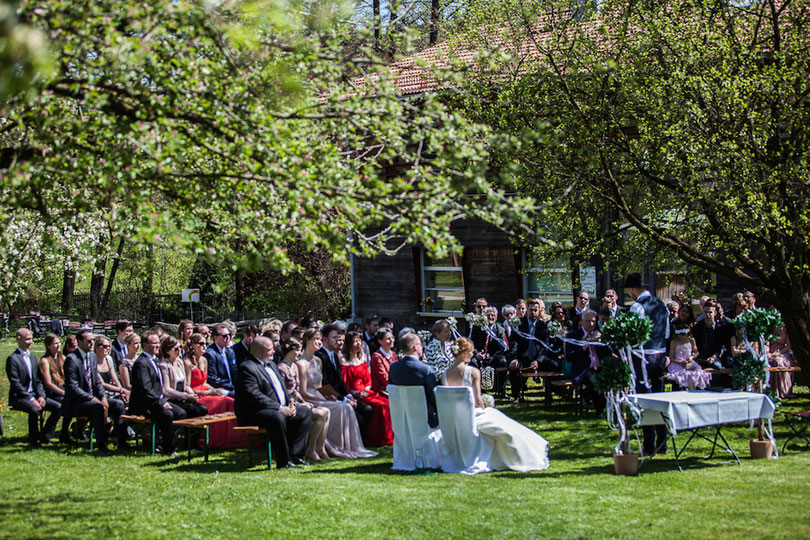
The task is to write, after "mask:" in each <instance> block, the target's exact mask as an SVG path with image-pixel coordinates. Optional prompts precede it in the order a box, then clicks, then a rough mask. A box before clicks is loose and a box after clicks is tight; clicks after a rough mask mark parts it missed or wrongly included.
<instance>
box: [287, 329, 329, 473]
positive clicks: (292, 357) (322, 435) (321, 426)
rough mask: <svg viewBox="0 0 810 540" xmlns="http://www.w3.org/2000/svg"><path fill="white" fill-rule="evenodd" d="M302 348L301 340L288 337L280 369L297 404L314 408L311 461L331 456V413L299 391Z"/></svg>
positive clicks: (309, 448)
mask: <svg viewBox="0 0 810 540" xmlns="http://www.w3.org/2000/svg"><path fill="white" fill-rule="evenodd" d="M302 350H303V347H302V345H301V342H300V341H298V340H297V339H295V338H294V337H292V336H290V337H289V338H287V341H285V342H284V343H283V344H282V345H281V352H282V354H283V355H284V356H283V358H282V361H281V362H279V363H278V371H279V373H281V378H282V379H284V384H285V385H286V387H287V393H288V394H289V395H290V397H291V398H292V400H293V401H294V402H295V403H296V405H298V406H301V407H309V408H310V409H311V410H312V427H311V428H310V430H309V442H308V443H307V450H306V456H307V459H309V460H310V461H320V460H321V459H327V458H328V457H329V454H328V453H327V452H326V436H327V434H328V433H329V419H330V417H331V414H330V413H329V409H327V408H326V407H315V406H313V405H312V403H310V402H308V401H306V400H305V399H304V396H302V395H301V392H300V391H299V390H300V388H301V380H300V378H299V376H298V366H296V365H295V362H296V361H297V360H298V357H299V356H301V352H302Z"/></svg>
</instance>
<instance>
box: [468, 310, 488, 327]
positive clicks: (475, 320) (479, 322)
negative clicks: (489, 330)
mask: <svg viewBox="0 0 810 540" xmlns="http://www.w3.org/2000/svg"><path fill="white" fill-rule="evenodd" d="M464 319H465V320H466V321H467V322H468V323H469V324H470V326H480V327H481V328H484V327H485V326H486V325H487V318H486V317H484V316H483V315H478V314H477V313H465V314H464Z"/></svg>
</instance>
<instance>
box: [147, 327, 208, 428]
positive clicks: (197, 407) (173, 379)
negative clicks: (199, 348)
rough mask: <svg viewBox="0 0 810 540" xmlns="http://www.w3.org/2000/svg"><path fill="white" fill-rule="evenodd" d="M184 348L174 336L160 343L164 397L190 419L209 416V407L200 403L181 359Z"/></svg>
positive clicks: (165, 337) (164, 338) (167, 337)
mask: <svg viewBox="0 0 810 540" xmlns="http://www.w3.org/2000/svg"><path fill="white" fill-rule="evenodd" d="M182 348H183V346H182V345H181V344H180V341H179V340H177V339H175V338H174V337H172V336H164V337H163V339H162V340H161V342H160V355H159V357H160V360H161V361H160V364H159V366H160V373H161V375H162V377H161V379H162V381H163V397H164V398H166V399H168V400H169V402H171V403H173V404H175V405H177V406H178V407H180V408H181V409H183V410H184V411H185V412H186V416H187V417H188V418H196V417H198V416H205V415H206V414H208V407H206V406H205V405H203V404H201V403H198V397H197V393H196V392H195V391H194V389H193V388H192V386H191V384H190V381H189V379H188V377H186V366H185V363H184V361H183V359H182V358H181V355H180V350H181V349H182Z"/></svg>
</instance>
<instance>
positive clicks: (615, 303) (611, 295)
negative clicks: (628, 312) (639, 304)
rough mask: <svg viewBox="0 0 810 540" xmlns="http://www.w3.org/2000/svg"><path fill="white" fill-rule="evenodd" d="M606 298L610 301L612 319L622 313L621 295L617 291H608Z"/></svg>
mask: <svg viewBox="0 0 810 540" xmlns="http://www.w3.org/2000/svg"><path fill="white" fill-rule="evenodd" d="M605 298H606V299H607V301H608V307H610V318H611V319H612V318H613V317H615V316H616V315H618V314H619V313H621V311H622V308H621V306H619V295H618V294H616V291H614V290H613V289H608V290H606V291H605Z"/></svg>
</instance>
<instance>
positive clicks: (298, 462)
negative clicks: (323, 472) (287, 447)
mask: <svg viewBox="0 0 810 540" xmlns="http://www.w3.org/2000/svg"><path fill="white" fill-rule="evenodd" d="M291 461H292V462H293V463H295V464H296V465H312V463H310V462H309V461H307V460H305V459H304V458H302V457H301V456H293V458H292V460H291Z"/></svg>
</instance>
